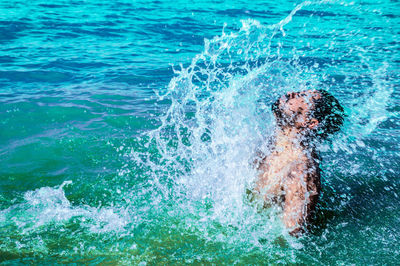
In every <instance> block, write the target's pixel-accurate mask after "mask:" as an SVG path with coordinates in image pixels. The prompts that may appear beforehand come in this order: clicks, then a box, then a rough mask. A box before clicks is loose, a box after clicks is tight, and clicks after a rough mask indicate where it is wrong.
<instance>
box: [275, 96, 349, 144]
mask: <svg viewBox="0 0 400 266" xmlns="http://www.w3.org/2000/svg"><path fill="white" fill-rule="evenodd" d="M272 111H273V113H274V114H275V117H276V121H277V124H278V126H279V127H281V128H295V129H297V130H298V131H300V132H304V133H305V134H306V135H311V136H318V137H320V138H322V139H325V138H327V137H328V136H329V135H330V134H333V133H335V132H336V131H338V130H339V129H340V127H341V125H342V124H343V116H344V111H343V108H342V106H341V105H340V104H339V102H338V100H337V99H336V98H335V97H333V95H331V94H330V93H328V92H327V91H325V90H307V91H301V92H291V93H288V94H286V95H284V96H282V97H280V98H279V99H278V100H277V101H276V102H275V103H274V104H273V105H272Z"/></svg>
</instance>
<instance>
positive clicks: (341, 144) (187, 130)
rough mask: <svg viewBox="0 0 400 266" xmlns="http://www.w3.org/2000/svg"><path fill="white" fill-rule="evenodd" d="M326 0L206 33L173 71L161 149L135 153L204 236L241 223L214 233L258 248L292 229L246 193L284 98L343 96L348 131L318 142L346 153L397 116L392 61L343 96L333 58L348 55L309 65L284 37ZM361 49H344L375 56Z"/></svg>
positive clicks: (158, 140)
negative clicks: (311, 93) (276, 103)
mask: <svg viewBox="0 0 400 266" xmlns="http://www.w3.org/2000/svg"><path fill="white" fill-rule="evenodd" d="M326 3H330V4H331V3H333V2H331V1H329V2H326V1H325V2H312V1H305V2H303V3H302V4H300V5H298V6H296V7H295V8H294V9H293V11H292V12H291V13H290V14H289V15H288V16H287V17H286V18H285V19H283V20H281V21H280V22H279V23H277V24H273V25H269V26H264V25H261V24H260V23H259V22H258V21H256V20H243V21H242V26H241V28H240V29H239V30H238V31H237V32H230V33H226V32H225V30H223V32H222V34H221V35H220V36H216V37H214V38H213V39H211V40H207V39H206V40H205V44H204V51H203V52H202V53H200V54H198V55H197V56H195V57H194V58H193V60H192V62H191V63H190V64H189V65H187V66H183V65H181V66H180V67H178V68H175V69H174V73H175V77H174V78H173V79H172V80H171V82H170V83H169V86H168V88H167V90H166V91H165V92H164V93H161V94H160V95H159V99H160V101H161V100H166V99H167V100H169V101H170V102H171V104H170V106H169V107H168V109H167V110H166V113H165V115H164V116H162V117H161V126H160V127H159V128H158V129H156V130H154V131H151V132H149V133H146V134H145V137H144V138H145V139H147V140H148V141H147V144H146V147H148V148H149V149H150V147H151V149H152V150H153V149H154V150H155V153H156V154H157V156H149V154H148V153H147V151H146V152H142V153H141V152H137V151H132V152H131V157H132V158H133V159H134V160H135V161H136V162H137V163H138V164H142V165H144V167H147V168H148V169H151V171H150V173H149V175H150V180H151V181H150V182H151V183H152V184H153V185H154V188H155V190H154V192H155V193H156V194H157V192H156V190H157V191H159V193H160V194H161V195H163V200H165V201H167V202H168V201H175V202H177V206H175V207H176V208H181V209H184V213H186V214H185V215H193V216H194V217H195V218H194V219H191V220H190V224H189V225H188V226H197V227H198V228H202V232H203V234H206V233H205V232H207V231H209V227H210V225H211V224H213V223H214V222H217V223H218V224H221V225H223V226H224V227H229V226H232V227H233V228H235V229H234V230H233V231H232V232H230V233H227V234H228V235H227V236H226V237H224V238H220V236H219V235H217V236H215V235H214V238H213V240H215V241H225V242H232V243H233V242H236V241H239V242H241V243H252V244H253V245H254V246H259V245H260V244H259V243H260V239H269V241H271V242H270V243H272V241H273V240H274V239H275V237H277V236H279V235H282V234H283V235H285V233H284V230H283V229H282V228H281V226H280V223H279V219H278V218H277V217H276V216H274V215H265V216H263V215H261V214H260V213H258V212H257V210H256V209H254V207H253V206H251V205H250V204H249V203H248V202H247V201H246V196H245V191H246V188H248V187H249V186H250V184H251V183H252V182H253V180H254V178H255V176H256V169H255V167H254V164H253V163H252V161H253V160H254V158H255V157H256V154H255V152H256V151H257V150H259V151H261V152H266V150H265V149H266V146H265V143H266V141H267V140H268V138H269V136H271V135H272V130H273V127H274V120H273V118H272V115H271V113H270V107H269V106H270V104H271V102H272V101H273V100H274V99H276V98H277V97H278V96H279V95H281V94H283V93H286V92H287V91H292V90H296V91H300V90H304V89H318V88H324V89H327V90H328V91H331V92H332V93H333V94H336V95H337V97H338V98H339V99H340V101H342V103H343V105H345V107H346V112H347V121H346V126H345V129H344V131H343V133H342V135H341V137H340V138H337V139H334V140H333V143H331V144H332V145H329V144H327V145H324V146H322V147H321V149H322V150H323V151H325V153H330V154H335V153H338V152H339V150H343V151H345V152H347V151H349V150H351V149H353V148H352V147H353V145H358V146H359V147H363V146H365V144H363V139H365V138H367V137H368V136H369V134H371V132H373V131H374V130H375V129H376V128H377V127H378V125H379V124H380V123H381V122H383V121H385V120H386V119H387V118H388V117H389V116H390V114H389V112H388V111H387V110H386V107H387V104H388V101H389V98H390V95H391V94H392V93H393V88H391V87H390V86H389V84H388V83H387V82H385V75H386V73H387V71H386V69H387V66H386V65H385V64H383V65H382V66H381V67H378V68H376V69H375V68H369V69H367V71H366V72H365V73H364V74H363V75H364V76H366V77H367V78H368V79H371V80H372V82H371V83H370V84H369V86H366V87H365V88H363V90H360V91H358V93H359V95H358V97H357V98H354V99H351V98H350V99H349V98H348V97H347V98H344V97H343V93H346V86H347V83H346V82H347V80H346V79H344V80H342V83H341V84H340V82H337V81H335V80H334V81H333V82H331V81H330V80H331V79H332V75H331V74H329V73H332V72H335V69H336V70H338V68H340V67H343V66H339V65H337V64H336V63H335V60H341V59H340V58H342V57H343V55H340V56H338V57H339V58H334V57H332V58H331V59H330V62H332V63H331V64H330V63H326V62H325V63H324V64H325V66H323V62H315V63H312V64H310V62H309V61H311V60H314V59H313V58H311V57H308V56H307V54H305V53H304V50H302V49H299V48H298V47H297V44H288V43H286V41H285V37H286V38H288V37H290V36H288V35H290V33H289V34H288V33H287V32H285V30H284V27H285V26H286V25H288V24H289V23H290V22H291V21H292V19H293V16H295V15H296V13H297V12H299V11H300V10H302V9H304V8H306V7H308V6H312V5H322V4H326ZM296 33H297V32H295V33H294V34H296ZM341 34H343V36H345V35H346V34H347V35H348V33H346V32H344V33H341ZM340 37H342V36H340ZM335 38H339V37H338V36H334V37H333V38H332V39H331V40H327V41H326V42H327V43H329V42H335ZM348 38H350V37H348ZM284 45H286V46H287V45H293V47H292V49H290V48H289V47H285V49H284V51H285V52H283V47H284ZM362 49H363V48H362V47H353V50H351V51H349V52H348V53H347V54H346V55H347V56H353V55H354V54H357V53H358V54H360V53H361V54H362V58H363V60H367V61H368V60H369V59H368V57H367V55H365V53H362ZM316 50H317V49H315V51H316ZM315 51H314V50H311V52H310V54H313V53H314V52H315ZM311 62H312V61H311ZM345 63H346V62H345V61H341V64H342V65H343V64H345ZM350 64H351V65H353V64H358V62H357V61H354V62H350ZM324 69H325V71H326V72H325V73H323V72H324ZM340 73H341V72H340ZM353 74H355V75H357V73H348V74H347V75H346V77H351V75H353ZM343 88H344V89H343ZM352 89H354V86H353V87H352ZM354 143H355V144H354ZM155 157H156V158H155ZM264 214H265V213H264ZM207 235H208V236H209V234H207ZM254 236H256V237H254ZM292 244H293V245H294V246H295V244H294V242H292ZM264 246H268V245H264Z"/></svg>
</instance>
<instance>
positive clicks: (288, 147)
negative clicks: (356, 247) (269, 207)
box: [254, 90, 344, 236]
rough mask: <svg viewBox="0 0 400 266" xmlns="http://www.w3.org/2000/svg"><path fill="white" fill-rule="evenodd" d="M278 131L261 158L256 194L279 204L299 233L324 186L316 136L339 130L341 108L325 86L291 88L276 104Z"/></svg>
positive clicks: (292, 228)
mask: <svg viewBox="0 0 400 266" xmlns="http://www.w3.org/2000/svg"><path fill="white" fill-rule="evenodd" d="M272 111H273V113H274V115H275V118H276V123H277V127H276V132H275V139H274V144H273V146H272V148H271V151H270V153H269V154H268V155H266V156H265V157H264V158H263V159H262V160H261V162H260V165H259V170H261V171H260V172H261V173H260V175H259V176H258V179H257V181H256V183H255V189H254V190H255V194H256V195H259V196H260V197H261V198H262V200H263V201H264V203H266V204H272V203H274V204H280V205H281V206H282V208H283V222H284V224H285V226H286V227H287V228H288V229H289V230H290V234H291V235H295V236H298V235H299V234H300V233H301V232H302V231H303V230H304V227H305V226H306V224H307V222H308V221H309V220H310V217H311V215H312V213H313V211H314V209H315V205H316V203H317V200H318V197H319V194H320V190H321V185H320V170H319V159H318V155H317V151H316V144H317V142H318V141H321V140H323V139H326V138H327V137H328V136H329V135H330V134H332V133H334V132H336V131H338V130H339V129H340V127H341V125H342V124H343V116H344V113H343V108H342V107H341V106H340V104H339V102H338V101H337V100H336V98H335V97H333V96H332V95H331V94H329V93H328V92H326V91H324V90H317V91H311V90H308V91H302V92H292V93H288V94H287V95H284V96H282V97H281V98H279V99H278V100H277V101H276V102H275V103H274V104H273V106H272Z"/></svg>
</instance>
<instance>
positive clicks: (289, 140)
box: [275, 127, 308, 152]
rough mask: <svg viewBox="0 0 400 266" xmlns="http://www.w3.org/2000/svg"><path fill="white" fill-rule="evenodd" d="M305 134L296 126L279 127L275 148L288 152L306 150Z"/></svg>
mask: <svg viewBox="0 0 400 266" xmlns="http://www.w3.org/2000/svg"><path fill="white" fill-rule="evenodd" d="M304 142H305V138H304V135H303V134H302V133H301V132H300V130H299V129H296V128H290V127H287V128H277V130H276V133H275V150H277V151H286V152H296V151H300V152H304V151H305V150H306V149H308V148H307V147H306V146H305V145H304Z"/></svg>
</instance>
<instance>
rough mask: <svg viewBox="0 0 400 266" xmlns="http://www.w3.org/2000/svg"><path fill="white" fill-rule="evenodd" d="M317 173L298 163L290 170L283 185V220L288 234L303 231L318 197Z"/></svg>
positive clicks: (296, 233)
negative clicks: (288, 230) (288, 231)
mask: <svg viewBox="0 0 400 266" xmlns="http://www.w3.org/2000/svg"><path fill="white" fill-rule="evenodd" d="M318 175H319V173H318V171H317V170H316V169H314V168H309V167H307V165H306V164H304V163H300V164H297V165H295V166H294V167H293V168H292V171H290V174H289V176H288V180H287V183H286V186H285V206H284V212H283V222H284V224H285V225H286V227H287V228H289V229H290V230H291V231H290V234H291V235H295V236H297V235H298V234H299V233H301V232H302V231H303V229H304V228H303V227H304V225H305V223H306V222H307V221H308V220H309V216H310V214H311V211H312V210H313V209H314V207H315V204H316V202H317V198H318V192H319V191H318V190H319V176H318Z"/></svg>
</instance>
